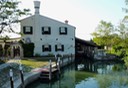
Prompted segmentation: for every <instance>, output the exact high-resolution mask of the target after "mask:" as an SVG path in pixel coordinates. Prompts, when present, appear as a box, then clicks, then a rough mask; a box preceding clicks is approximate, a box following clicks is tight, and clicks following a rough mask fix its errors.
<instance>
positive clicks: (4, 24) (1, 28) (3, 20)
mask: <svg viewBox="0 0 128 88" xmlns="http://www.w3.org/2000/svg"><path fill="white" fill-rule="evenodd" d="M19 3H20V2H19V1H17V0H0V35H1V36H3V35H2V33H5V32H7V33H16V31H15V30H14V29H13V24H15V23H18V22H19V18H20V17H21V16H23V15H28V14H30V13H29V11H30V10H29V9H23V10H21V9H19V8H18V4H19ZM6 36H7V35H6Z"/></svg>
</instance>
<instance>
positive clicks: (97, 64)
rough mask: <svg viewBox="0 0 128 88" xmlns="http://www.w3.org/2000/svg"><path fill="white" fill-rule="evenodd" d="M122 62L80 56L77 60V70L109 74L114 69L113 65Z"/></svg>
mask: <svg viewBox="0 0 128 88" xmlns="http://www.w3.org/2000/svg"><path fill="white" fill-rule="evenodd" d="M119 63H120V62H116V61H92V60H89V59H88V58H80V59H79V61H76V63H75V64H76V66H75V70H81V71H87V72H94V73H98V74H107V73H110V72H111V71H112V67H113V66H114V65H116V64H119Z"/></svg>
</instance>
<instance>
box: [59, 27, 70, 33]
mask: <svg viewBox="0 0 128 88" xmlns="http://www.w3.org/2000/svg"><path fill="white" fill-rule="evenodd" d="M62 28H64V31H65V32H63V29H62ZM59 34H60V35H67V34H68V28H67V27H59Z"/></svg>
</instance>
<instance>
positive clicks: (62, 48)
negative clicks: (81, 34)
mask: <svg viewBox="0 0 128 88" xmlns="http://www.w3.org/2000/svg"><path fill="white" fill-rule="evenodd" d="M58 46H60V45H55V51H56V52H57V51H64V45H61V49H60V48H58Z"/></svg>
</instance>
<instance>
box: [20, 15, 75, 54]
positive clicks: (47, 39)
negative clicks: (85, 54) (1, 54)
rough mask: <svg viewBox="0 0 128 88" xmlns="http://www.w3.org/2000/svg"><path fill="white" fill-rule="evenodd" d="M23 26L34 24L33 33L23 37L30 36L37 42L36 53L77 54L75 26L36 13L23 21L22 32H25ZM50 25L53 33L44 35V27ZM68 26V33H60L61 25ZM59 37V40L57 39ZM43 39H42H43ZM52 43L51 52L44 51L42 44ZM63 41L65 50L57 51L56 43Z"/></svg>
mask: <svg viewBox="0 0 128 88" xmlns="http://www.w3.org/2000/svg"><path fill="white" fill-rule="evenodd" d="M23 26H33V35H24V36H23V37H22V38H23V39H26V38H27V37H29V38H30V39H31V41H32V42H34V43H35V49H34V54H40V55H47V54H49V53H52V54H58V53H59V54H75V27H73V26H71V25H68V24H66V23H62V22H59V21H56V20H53V19H51V18H47V17H44V16H41V15H34V16H31V17H29V18H26V19H23V20H22V21H21V32H22V33H23ZM43 26H50V27H51V34H50V35H42V27H43ZM61 26H64V27H67V28H68V29H67V31H68V33H67V35H60V34H59V27H61ZM57 38H58V40H56V39H57ZM41 39H42V40H41ZM46 43H48V44H50V45H51V47H52V49H51V50H52V51H51V52H42V45H44V44H46ZM58 43H61V44H63V45H64V52H56V51H55V45H56V44H58Z"/></svg>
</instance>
